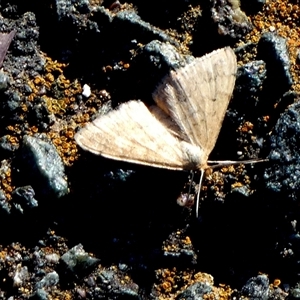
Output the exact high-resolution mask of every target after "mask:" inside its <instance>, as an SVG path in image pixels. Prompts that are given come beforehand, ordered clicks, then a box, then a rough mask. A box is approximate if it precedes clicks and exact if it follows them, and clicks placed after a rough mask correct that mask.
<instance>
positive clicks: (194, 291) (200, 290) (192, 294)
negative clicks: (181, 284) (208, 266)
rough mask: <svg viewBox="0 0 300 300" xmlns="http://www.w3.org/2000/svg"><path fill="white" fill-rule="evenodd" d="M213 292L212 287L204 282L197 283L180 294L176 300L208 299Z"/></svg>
mask: <svg viewBox="0 0 300 300" xmlns="http://www.w3.org/2000/svg"><path fill="white" fill-rule="evenodd" d="M211 292H212V287H211V286H210V285H208V284H206V283H204V282H197V283H194V284H192V285H191V286H189V287H188V288H187V289H186V290H184V291H183V292H182V293H180V294H179V295H178V296H177V297H176V300H185V299H186V300H196V299H197V300H198V299H199V300H201V299H206V298H207V297H208V296H205V295H206V294H209V293H211Z"/></svg>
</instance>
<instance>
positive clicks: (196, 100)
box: [75, 47, 237, 215]
mask: <svg viewBox="0 0 300 300" xmlns="http://www.w3.org/2000/svg"><path fill="white" fill-rule="evenodd" d="M236 70H237V61H236V56H235V54H234V51H233V50H232V49H231V48H229V47H226V48H222V49H219V50H216V51H213V52H211V53H209V54H207V55H205V56H203V57H200V58H196V59H195V60H194V61H192V62H191V63H189V64H187V65H186V66H184V67H182V68H180V69H178V70H176V71H171V72H170V74H169V75H167V76H166V77H165V78H164V79H163V80H162V82H161V83H160V84H159V85H158V87H157V88H156V90H155V91H154V93H153V99H154V101H155V103H156V104H157V105H156V106H152V107H150V108H147V107H146V106H145V104H144V103H143V102H141V101H129V102H126V103H124V104H121V105H120V106H119V107H118V108H117V109H116V110H114V111H112V112H110V113H108V114H106V115H103V116H100V117H98V118H96V119H95V120H94V121H92V122H90V123H88V124H87V125H86V126H85V127H84V128H82V129H81V130H80V131H79V132H78V133H77V134H76V135H75V140H76V142H77V144H78V145H79V146H80V147H82V148H83V149H85V150H88V151H90V152H93V153H95V154H98V155H102V156H104V157H107V158H111V159H116V160H122V161H126V162H131V163H137V164H141V165H147V166H152V167H157V168H165V169H170V170H200V171H201V179H200V181H201V180H202V178H203V172H204V170H205V169H206V168H208V156H209V155H210V153H211V151H212V150H213V148H214V146H215V144H216V141H217V138H218V135H219V132H220V129H221V126H222V123H223V119H224V116H225V113H226V110H227V107H228V104H229V101H230V98H231V96H232V92H233V88H234V84H235V78H236ZM228 163H230V161H225V162H224V164H228ZM234 163H236V162H234ZM199 189H200V188H199ZM198 201H199V193H198ZM196 214H197V215H198V204H197V207H196Z"/></svg>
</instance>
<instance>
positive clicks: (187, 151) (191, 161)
mask: <svg viewBox="0 0 300 300" xmlns="http://www.w3.org/2000/svg"><path fill="white" fill-rule="evenodd" d="M181 146H182V150H183V151H182V152H183V155H184V157H183V160H184V161H186V164H187V165H188V166H189V169H190V170H196V169H198V166H202V165H206V162H207V157H206V155H205V154H204V151H203V150H202V149H201V148H200V147H198V146H196V145H193V144H189V143H186V142H182V143H181Z"/></svg>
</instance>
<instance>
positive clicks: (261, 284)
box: [241, 275, 269, 300]
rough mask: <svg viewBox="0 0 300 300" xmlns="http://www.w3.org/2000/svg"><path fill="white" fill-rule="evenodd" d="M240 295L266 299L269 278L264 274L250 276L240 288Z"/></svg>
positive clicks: (256, 299) (253, 299)
mask: <svg viewBox="0 0 300 300" xmlns="http://www.w3.org/2000/svg"><path fill="white" fill-rule="evenodd" d="M241 292H242V295H243V296H245V297H248V299H251V300H266V299H268V295H269V279H268V277H267V276H266V275H259V276H257V277H252V278H250V279H249V280H248V281H247V283H246V284H245V285H244V286H243V288H242V291H241Z"/></svg>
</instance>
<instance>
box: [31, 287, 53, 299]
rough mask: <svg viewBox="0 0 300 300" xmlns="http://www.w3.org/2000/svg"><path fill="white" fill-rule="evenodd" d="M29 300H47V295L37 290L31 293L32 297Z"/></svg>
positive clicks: (43, 291)
mask: <svg viewBox="0 0 300 300" xmlns="http://www.w3.org/2000/svg"><path fill="white" fill-rule="evenodd" d="M29 299H31V300H49V295H48V293H47V292H46V291H45V290H43V289H38V290H37V291H35V292H34V293H33V295H32V296H31V297H30V298H29Z"/></svg>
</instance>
